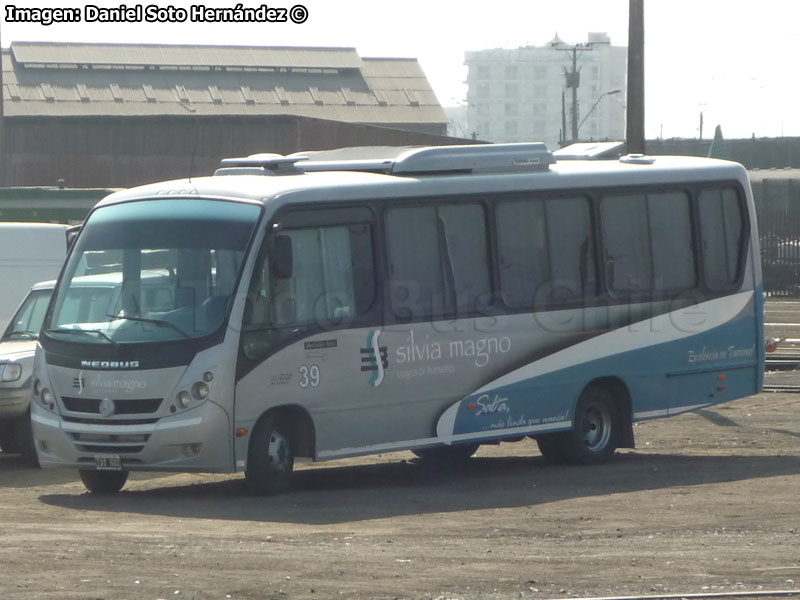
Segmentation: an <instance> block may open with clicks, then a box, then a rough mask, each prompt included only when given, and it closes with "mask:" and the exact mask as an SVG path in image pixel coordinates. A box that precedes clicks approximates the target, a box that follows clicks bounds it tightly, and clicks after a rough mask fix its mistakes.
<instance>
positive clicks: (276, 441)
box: [244, 415, 294, 496]
mask: <svg viewBox="0 0 800 600" xmlns="http://www.w3.org/2000/svg"><path fill="white" fill-rule="evenodd" d="M291 431H292V430H291V428H290V427H289V426H288V424H287V423H285V422H284V420H282V419H280V418H279V417H278V415H267V416H266V417H264V418H263V419H262V420H261V421H259V423H258V425H256V428H255V430H254V431H253V437H252V439H251V440H250V449H249V450H248V454H247V468H246V469H245V473H244V475H245V481H246V482H247V487H248V488H249V489H250V491H251V492H252V493H254V494H256V495H258V496H271V495H272V494H278V493H280V492H284V491H286V490H287V489H288V488H289V480H290V479H291V475H292V470H293V469H294V444H293V441H292V435H291Z"/></svg>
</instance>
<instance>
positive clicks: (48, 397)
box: [39, 388, 55, 410]
mask: <svg viewBox="0 0 800 600" xmlns="http://www.w3.org/2000/svg"><path fill="white" fill-rule="evenodd" d="M39 400H41V402H42V406H44V407H45V408H49V409H50V410H53V408H55V396H53V392H51V391H50V390H48V389H47V388H44V389H43V390H42V395H41V396H40V397H39Z"/></svg>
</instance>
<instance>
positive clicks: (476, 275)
mask: <svg viewBox="0 0 800 600" xmlns="http://www.w3.org/2000/svg"><path fill="white" fill-rule="evenodd" d="M387 227H388V238H389V239H388V249H389V263H390V295H391V303H392V309H393V311H394V314H395V316H396V317H398V318H400V319H403V320H408V319H425V318H428V317H442V316H446V315H455V314H469V313H473V312H476V311H479V310H480V309H481V308H483V307H484V306H485V305H487V304H488V300H489V297H490V293H491V282H490V278H489V255H488V247H487V236H486V217H485V214H484V209H483V207H482V206H481V205H480V204H478V203H474V202H472V203H465V204H457V205H456V204H446V205H441V206H414V207H403V208H395V209H391V210H389V212H388V216H387Z"/></svg>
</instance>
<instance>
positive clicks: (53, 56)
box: [11, 42, 361, 69]
mask: <svg viewBox="0 0 800 600" xmlns="http://www.w3.org/2000/svg"><path fill="white" fill-rule="evenodd" d="M11 53H12V54H13V55H14V60H16V61H17V62H18V63H20V64H23V65H26V66H32V65H59V64H62V65H68V64H77V65H92V66H96V65H127V66H133V65H141V66H155V67H161V66H198V67H263V66H272V67H288V68H310V67H317V68H331V69H360V68H361V57H359V55H358V53H357V52H356V50H355V48H311V47H302V46H297V47H289V46H286V47H283V46H194V45H166V44H158V45H157V44H80V43H57V42H14V43H12V44H11Z"/></svg>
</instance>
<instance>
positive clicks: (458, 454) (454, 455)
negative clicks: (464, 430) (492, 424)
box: [411, 444, 480, 463]
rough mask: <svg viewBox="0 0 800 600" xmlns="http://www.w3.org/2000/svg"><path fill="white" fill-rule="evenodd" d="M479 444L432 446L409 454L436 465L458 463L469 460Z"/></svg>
mask: <svg viewBox="0 0 800 600" xmlns="http://www.w3.org/2000/svg"><path fill="white" fill-rule="evenodd" d="M479 447H480V444H453V445H452V446H433V447H431V448H417V449H416V450H412V451H411V452H412V453H413V454H414V456H416V457H417V458H419V459H420V460H423V461H429V462H437V463H460V462H465V461H467V460H469V459H470V458H471V457H472V455H473V454H475V452H477V451H478V448H479Z"/></svg>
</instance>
